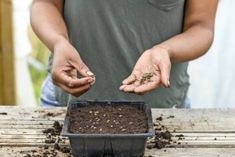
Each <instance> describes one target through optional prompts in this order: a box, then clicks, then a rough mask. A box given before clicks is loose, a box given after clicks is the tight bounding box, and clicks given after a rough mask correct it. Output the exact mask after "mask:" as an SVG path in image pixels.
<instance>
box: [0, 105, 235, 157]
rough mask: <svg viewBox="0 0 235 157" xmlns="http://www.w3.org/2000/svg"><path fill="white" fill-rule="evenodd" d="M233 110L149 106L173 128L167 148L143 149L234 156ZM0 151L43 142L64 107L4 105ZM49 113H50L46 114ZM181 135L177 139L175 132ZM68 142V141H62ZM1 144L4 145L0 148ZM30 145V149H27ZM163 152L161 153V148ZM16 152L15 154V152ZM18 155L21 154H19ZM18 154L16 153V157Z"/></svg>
mask: <svg viewBox="0 0 235 157" xmlns="http://www.w3.org/2000/svg"><path fill="white" fill-rule="evenodd" d="M234 111H235V110H233V109H210V110H175V109H168V110H167V109H153V110H152V112H153V118H154V120H155V119H156V118H157V117H159V116H162V118H163V120H162V121H156V122H157V123H159V125H164V126H165V127H166V128H168V129H169V130H171V131H173V130H176V132H175V133H173V137H172V139H173V141H176V142H175V143H174V142H173V143H172V144H171V147H173V148H166V149H163V150H157V149H151V150H148V149H147V150H146V155H152V156H153V157H155V156H156V157H163V156H164V157H168V156H169V157H170V156H171V157H172V156H175V157H177V156H178V157H189V156H193V157H199V156H200V157H201V156H203V157H216V156H219V155H223V156H225V157H233V156H235V115H234V113H235V112H234ZM1 112H6V113H7V114H6V115H1V114H0V154H1V151H3V150H5V151H6V148H8V147H6V146H12V148H11V149H9V151H6V153H9V152H11V151H12V150H17V149H20V150H22V149H21V148H25V149H30V148H38V147H39V146H43V145H45V135H44V134H43V133H42V131H43V130H44V129H45V128H48V127H51V126H52V125H53V122H54V121H55V120H58V121H60V122H61V123H63V119H64V116H65V112H66V108H43V109H42V108H36V109H35V108H30V109H25V108H8V107H4V108H1V107H0V113H1ZM48 113H53V114H54V115H53V116H48ZM180 134H183V135H184V137H183V138H182V139H179V138H178V137H176V135H180ZM66 144H68V140H66ZM1 146H4V147H2V148H1ZM29 147H30V148H29ZM164 150H165V151H166V152H165V151H164ZM16 154H17V153H16ZM20 155H22V154H20ZM20 155H19V154H18V156H20Z"/></svg>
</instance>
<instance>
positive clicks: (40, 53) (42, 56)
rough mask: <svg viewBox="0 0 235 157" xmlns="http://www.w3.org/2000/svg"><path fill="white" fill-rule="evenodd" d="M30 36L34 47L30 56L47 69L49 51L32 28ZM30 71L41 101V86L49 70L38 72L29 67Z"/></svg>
mask: <svg viewBox="0 0 235 157" xmlns="http://www.w3.org/2000/svg"><path fill="white" fill-rule="evenodd" d="M28 36H29V40H30V43H31V45H32V52H31V53H30V56H31V57H33V58H34V59H36V60H37V61H39V62H40V63H41V64H43V65H44V67H47V62H48V56H49V50H48V49H47V48H46V46H45V45H44V44H43V43H42V42H41V41H40V40H39V39H38V38H37V36H36V35H35V34H34V32H33V31H32V29H31V27H30V28H29V31H28ZM29 71H30V74H31V77H32V82H33V88H34V93H35V97H36V100H39V98H40V92H41V85H42V83H43V81H44V79H45V77H46V75H47V70H46V68H45V70H43V71H42V70H37V69H36V68H34V67H33V66H31V65H29Z"/></svg>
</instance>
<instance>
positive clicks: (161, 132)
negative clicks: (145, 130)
mask: <svg viewBox="0 0 235 157" xmlns="http://www.w3.org/2000/svg"><path fill="white" fill-rule="evenodd" d="M165 118H166V119H170V118H175V116H169V117H165ZM163 120H164V118H163V115H161V116H160V117H157V118H156V121H155V122H154V129H155V137H154V138H153V139H150V142H148V143H147V148H148V149H153V148H157V149H162V148H169V147H175V146H174V145H172V144H173V143H174V144H178V145H181V142H179V141H180V140H183V139H184V135H183V134H179V135H175V137H177V138H178V139H177V140H176V141H173V140H172V137H173V135H172V132H170V131H169V130H168V129H167V128H166V127H165V126H164V125H162V124H161V123H160V122H162V121H163ZM173 132H176V130H175V129H174V130H173ZM164 152H166V151H165V150H164Z"/></svg>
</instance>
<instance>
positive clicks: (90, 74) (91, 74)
mask: <svg viewBox="0 0 235 157" xmlns="http://www.w3.org/2000/svg"><path fill="white" fill-rule="evenodd" d="M86 73H87V75H89V76H94V74H93V73H92V72H91V71H87V72H86Z"/></svg>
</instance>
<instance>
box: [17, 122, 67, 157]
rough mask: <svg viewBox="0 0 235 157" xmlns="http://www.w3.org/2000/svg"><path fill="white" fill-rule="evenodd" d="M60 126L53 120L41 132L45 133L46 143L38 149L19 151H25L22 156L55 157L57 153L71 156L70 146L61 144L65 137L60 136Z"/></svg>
mask: <svg viewBox="0 0 235 157" xmlns="http://www.w3.org/2000/svg"><path fill="white" fill-rule="evenodd" d="M62 127H63V126H62V125H61V124H60V123H59V122H58V121H55V122H54V124H53V126H52V127H51V128H47V129H45V130H43V133H44V134H45V135H46V139H45V143H46V145H44V146H43V147H40V149H39V150H31V151H28V152H23V151H22V152H20V153H21V154H25V153H26V155H25V156H24V157H57V156H58V155H59V154H63V155H64V156H65V155H66V156H67V157H72V153H71V148H70V147H68V146H63V144H65V138H62V137H60V132H61V130H62ZM51 145H52V146H51Z"/></svg>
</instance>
